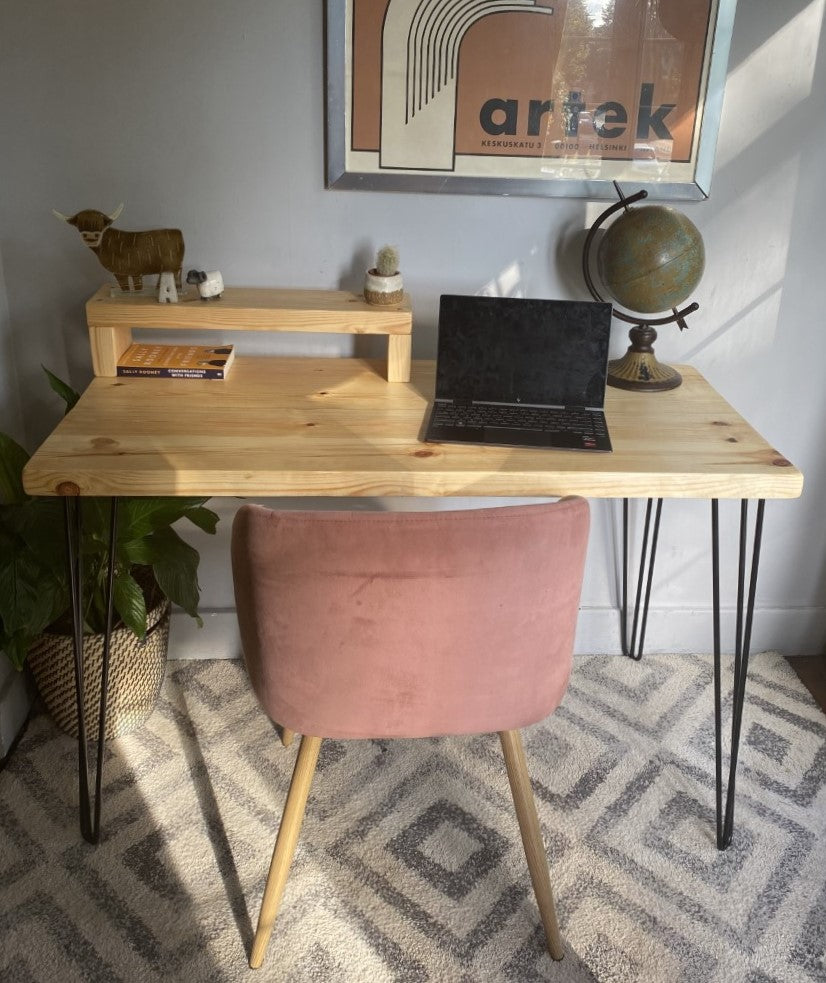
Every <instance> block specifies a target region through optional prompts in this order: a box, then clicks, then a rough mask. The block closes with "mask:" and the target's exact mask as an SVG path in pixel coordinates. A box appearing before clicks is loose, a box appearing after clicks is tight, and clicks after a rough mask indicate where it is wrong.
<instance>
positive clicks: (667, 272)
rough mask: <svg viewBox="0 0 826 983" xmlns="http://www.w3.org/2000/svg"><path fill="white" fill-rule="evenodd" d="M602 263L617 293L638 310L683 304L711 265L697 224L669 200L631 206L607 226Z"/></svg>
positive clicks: (604, 276) (625, 304)
mask: <svg viewBox="0 0 826 983" xmlns="http://www.w3.org/2000/svg"><path fill="white" fill-rule="evenodd" d="M597 268H598V270H599V275H600V278H601V279H602V282H603V283H604V284H605V286H606V288H607V289H608V291H609V292H610V293H611V296H612V297H613V299H614V300H615V301H617V303H618V304H620V305H621V306H622V307H627V308H628V309H629V310H631V311H634V312H635V313H637V314H655V313H657V312H658V311H666V310H670V309H671V308H673V307H678V306H679V305H680V304H681V303H682V302H683V301H684V300H685V299H686V298H687V297H688V296H689V295H690V294H691V293H692V291H693V290H694V289H695V288H696V286H697V284H698V283H699V282H700V279H701V277H702V275H703V269H704V268H705V248H704V247H703V239H702V236H701V235H700V233H699V232H698V230H697V227H696V226H695V225H694V223H693V222H691V221H690V220H689V219H687V218H686V217H685V215H683V214H682V213H681V212H678V211H676V210H675V209H673V208H668V207H667V206H666V205H645V206H644V207H642V208H629V209H627V210H626V211H625V212H623V214H622V215H620V217H619V218H618V219H616V220H615V221H614V222H613V223H612V224H611V225H610V226H608V228H607V229H606V231H605V235H604V236H603V238H602V241H601V242H600V244H599V246H598V248H597Z"/></svg>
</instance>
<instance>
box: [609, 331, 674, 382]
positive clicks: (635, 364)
mask: <svg viewBox="0 0 826 983" xmlns="http://www.w3.org/2000/svg"><path fill="white" fill-rule="evenodd" d="M628 336H629V338H630V339H631V344H630V345H629V346H628V351H627V352H626V353H625V354H624V355H623V356H622V358H614V359H611V361H610V362H609V363H608V378H607V380H606V381H607V382H608V385H609V386H614V387H615V388H616V389H631V390H633V391H634V392H639V393H658V392H665V391H666V390H668V389H676V388H677V386H679V385H681V384H682V381H683V377H682V376H681V375H680V373H679V372H678V371H677V370H676V369H672V368H671V366H670V365H665V364H664V363H663V362H659V361H658V360H657V356H656V355H655V354H654V347H653V343H654V341H656V338H657V332H656V331H655V330H654V329H653V328H652V327H650V326H648V325H635V326H634V327H633V328H631V330H630V331H629V332H628Z"/></svg>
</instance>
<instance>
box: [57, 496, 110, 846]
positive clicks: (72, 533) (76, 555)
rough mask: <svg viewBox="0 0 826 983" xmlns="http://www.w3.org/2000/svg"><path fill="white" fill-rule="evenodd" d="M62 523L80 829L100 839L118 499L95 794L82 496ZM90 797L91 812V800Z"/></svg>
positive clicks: (69, 501)
mask: <svg viewBox="0 0 826 983" xmlns="http://www.w3.org/2000/svg"><path fill="white" fill-rule="evenodd" d="M64 507H65V524H66V556H67V561H68V565H69V591H70V594H71V604H72V629H73V642H74V654H75V699H76V702H77V747H78V778H79V782H80V832H81V834H82V835H83V838H84V839H85V840H87V841H88V842H89V843H97V842H98V840H99V839H100V801H101V785H102V780H103V751H104V736H105V733H106V696H107V691H108V688H109V650H110V646H111V638H112V600H113V599H112V595H113V591H112V586H113V583H114V576H115V543H116V540H117V524H118V500H117V498H112V500H111V506H110V516H109V572H108V580H107V589H106V599H107V600H106V628H105V631H104V636H103V664H102V668H101V680H100V707H99V712H98V736H97V760H96V767H95V794H94V800H92V797H91V793H90V790H89V753H88V752H89V743H88V740H87V736H86V712H85V706H86V703H85V695H86V687H85V679H84V660H83V621H84V618H83V555H82V549H81V544H82V542H83V508H82V500H81V499H80V498H79V497H77V496H74V495H69V496H67V497H66V498H65V499H64ZM93 801H94V815H93V810H92V802H93Z"/></svg>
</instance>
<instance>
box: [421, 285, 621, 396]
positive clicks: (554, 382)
mask: <svg viewBox="0 0 826 983" xmlns="http://www.w3.org/2000/svg"><path fill="white" fill-rule="evenodd" d="M610 330H611V305H610V304H603V303H597V302H595V301H578V300H527V299H523V298H517V297H466V296H456V295H452V294H445V295H443V296H442V298H441V304H440V307H439V347H438V362H437V372H436V398H437V399H470V400H478V401H482V402H499V403H537V404H540V405H552V406H553V405H560V406H591V407H602V405H603V401H604V399H605V374H606V370H607V366H608V339H609V335H610Z"/></svg>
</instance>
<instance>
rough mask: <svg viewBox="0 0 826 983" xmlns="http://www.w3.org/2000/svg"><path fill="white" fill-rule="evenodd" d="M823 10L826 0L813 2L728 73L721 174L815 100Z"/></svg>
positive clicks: (719, 158) (719, 162) (719, 156)
mask: <svg viewBox="0 0 826 983" xmlns="http://www.w3.org/2000/svg"><path fill="white" fill-rule="evenodd" d="M824 7H826V0H812V2H811V3H810V4H809V5H808V6H807V7H806V8H805V9H804V10H801V11H800V13H799V14H798V15H797V16H796V17H793V18H792V19H791V20H790V21H789V22H788V24H784V25H783V27H781V28H780V30H779V31H777V32H776V33H775V34H773V35H772V36H771V37H770V38H769V39H768V40H767V41H765V42H764V43H763V44H762V45H761V46H760V47H759V48H757V50H756V51H753V52H752V53H751V54H750V55H749V56H748V58H746V59H745V60H744V61H743V62H741V63H740V64H739V65H738V66H737V68H735V69H734V70H733V71H732V72H731V73H730V74H729V76H728V79H727V80H726V92H725V109H724V114H723V120H724V127H723V130H722V131H721V140H720V144H719V145H718V148H717V163H716V167H717V168H718V169H719V168H721V167H724V166H725V165H726V164H728V163H730V162H731V161H732V160H733V159H734V158H735V157H736V156H737V155H738V154H740V153H742V152H743V150H745V149H746V148H747V147H748V146H750V144H752V143H753V142H754V141H755V140H756V139H757V138H758V137H760V136H761V135H762V134H764V133H766V132H767V131H768V130H770V129H771V128H772V127H773V126H776V125H777V124H778V123H780V122H781V121H782V120H783V119H784V117H786V116H787V115H788V114H790V113H792V112H794V111H795V110H797V109H798V108H799V107H800V105H801V103H803V102H804V101H805V100H806V99H807V98H808V97H809V96H810V95H811V92H812V82H813V79H814V72H815V62H816V58H817V47H818V40H819V38H820V31H821V27H822V25H823V17H824ZM755 110H756V111H755ZM812 125H815V121H814V120H812Z"/></svg>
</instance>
